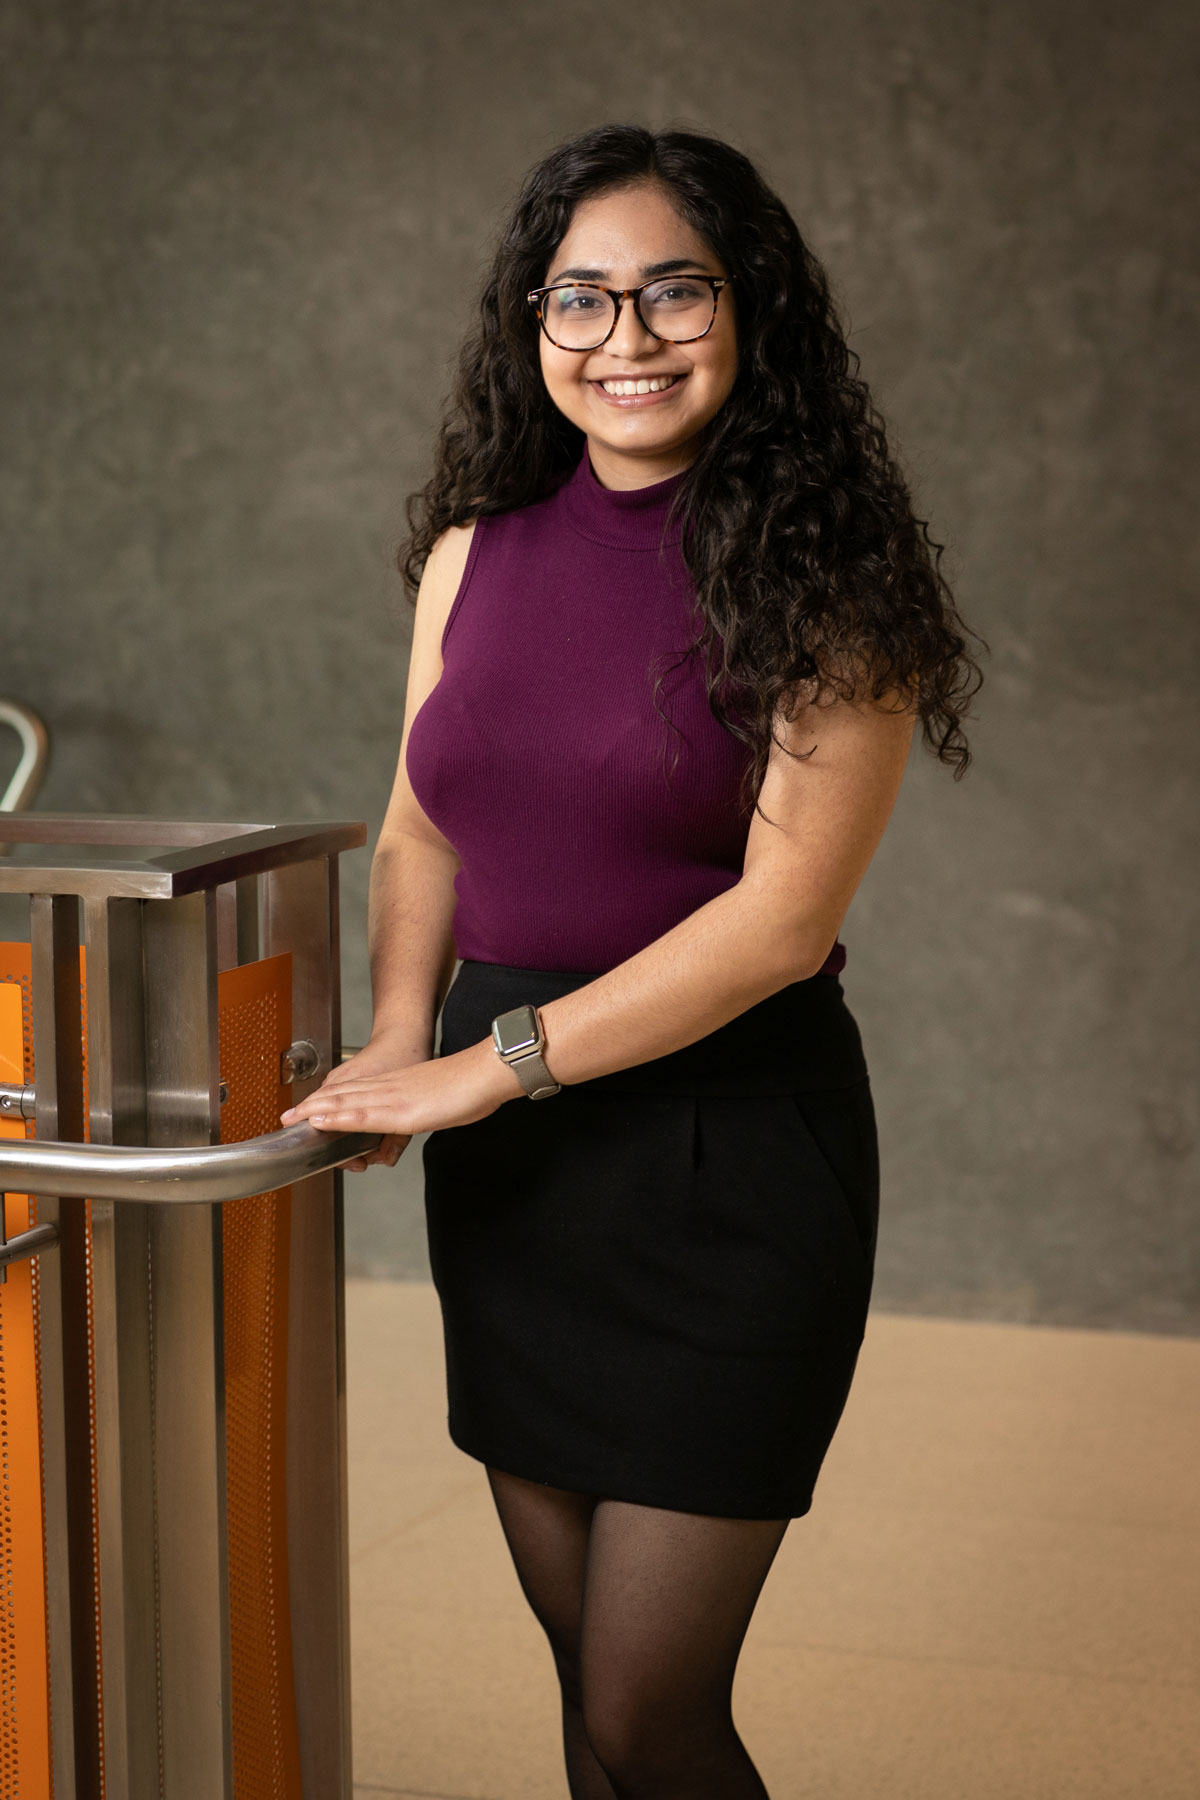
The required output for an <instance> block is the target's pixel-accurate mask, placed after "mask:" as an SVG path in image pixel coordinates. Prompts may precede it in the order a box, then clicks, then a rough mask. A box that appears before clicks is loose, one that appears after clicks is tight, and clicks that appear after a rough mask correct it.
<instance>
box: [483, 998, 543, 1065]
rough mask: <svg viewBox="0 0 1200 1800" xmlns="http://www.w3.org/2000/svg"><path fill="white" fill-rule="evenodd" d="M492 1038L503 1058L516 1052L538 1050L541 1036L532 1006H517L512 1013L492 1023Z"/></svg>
mask: <svg viewBox="0 0 1200 1800" xmlns="http://www.w3.org/2000/svg"><path fill="white" fill-rule="evenodd" d="M492 1036H493V1038H494V1039H495V1041H496V1048H497V1050H499V1052H500V1054H501V1055H502V1056H508V1055H511V1054H512V1052H513V1051H514V1050H533V1049H536V1047H537V1043H538V1039H539V1038H540V1036H541V1033H540V1032H539V1031H538V1023H537V1014H536V1013H535V1012H534V1010H533V1008H532V1006H517V1007H514V1008H513V1010H512V1012H506V1013H501V1014H500V1017H499V1018H498V1019H494V1020H493V1021H492Z"/></svg>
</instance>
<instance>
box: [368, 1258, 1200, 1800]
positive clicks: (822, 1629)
mask: <svg viewBox="0 0 1200 1800" xmlns="http://www.w3.org/2000/svg"><path fill="white" fill-rule="evenodd" d="M348 1323H349V1345H348V1364H349V1382H350V1392H349V1427H350V1446H351V1483H352V1486H351V1529H352V1543H353V1557H352V1609H353V1611H352V1620H353V1657H354V1709H355V1711H354V1716H355V1768H356V1781H357V1783H358V1784H360V1785H361V1787H362V1800H367V1796H368V1795H373V1796H374V1800H382V1797H384V1796H386V1795H387V1794H389V1793H390V1794H395V1795H403V1796H405V1797H406V1800H408V1797H413V1796H434V1797H443V1796H451V1797H457V1796H461V1797H463V1800H542V1797H543V1796H545V1797H546V1800H549V1797H550V1796H555V1797H556V1800H565V1793H566V1788H565V1780H564V1777H563V1772H562V1763H561V1752H560V1748H559V1735H558V1734H559V1717H558V1704H557V1694H556V1688H555V1683H554V1676H553V1668H552V1664H551V1660H550V1655H549V1651H548V1648H547V1646H546V1645H545V1642H544V1640H543V1638H542V1634H541V1632H540V1630H539V1628H538V1626H537V1625H536V1623H535V1622H534V1620H533V1619H532V1617H531V1615H530V1613H529V1611H528V1608H527V1606H526V1604H525V1601H524V1599H523V1597H522V1595H521V1592H520V1588H519V1586H518V1584H517V1580H516V1576H515V1573H514V1571H513V1569H512V1565H511V1562H510V1560H509V1558H508V1552H507V1548H506V1546H505V1544H504V1540H503V1535H502V1533H501V1531H500V1527H499V1523H498V1521H497V1519H496V1517H495V1512H494V1510H493V1507H492V1503H491V1497H490V1494H489V1492H488V1489H487V1483H486V1478H485V1476H484V1474H483V1470H482V1468H481V1466H480V1465H479V1464H477V1463H475V1462H474V1461H473V1460H472V1459H471V1458H469V1457H465V1456H463V1455H462V1454H461V1453H460V1452H459V1451H458V1450H456V1449H455V1448H454V1446H453V1445H452V1444H451V1443H450V1441H449V1438H448V1437H447V1435H446V1428H445V1391H444V1371H443V1367H442V1352H441V1323H440V1315H439V1312H438V1307H437V1299H436V1295H435V1294H434V1292H433V1289H432V1287H430V1286H429V1285H428V1284H421V1283H413V1284H389V1283H382V1282H380V1283H362V1282H355V1283H352V1284H351V1285H350V1292H349V1300H348ZM1198 1395H1200V1344H1194V1343H1190V1342H1185V1341H1181V1340H1174V1339H1161V1338H1150V1337H1135V1336H1129V1335H1123V1334H1109V1333H1098V1332H1074V1331H1064V1330H1039V1329H1032V1328H1026V1327H1020V1326H1012V1325H997V1326H993V1325H986V1324H978V1323H974V1322H972V1323H968V1324H959V1323H955V1322H951V1321H945V1320H921V1319H912V1318H888V1317H886V1316H873V1317H872V1320H871V1324H870V1328H869V1330H868V1334H867V1340H866V1343H865V1345H864V1348H863V1354H862V1358H861V1361H860V1365H859V1370H858V1374H857V1377H856V1381H855V1387H854V1390H853V1392H852V1394H851V1399H850V1403H849V1405H848V1407H847V1411H846V1415H845V1417H844V1419H843V1421H842V1425H841V1427H840V1429H839V1432H838V1435H837V1437H836V1438H835V1440H834V1444H833V1447H832V1449H831V1451H830V1455H829V1457H828V1459H827V1461H826V1465H825V1468H824V1469H823V1471H822V1474H821V1479H820V1482H819V1484H818V1488H817V1494H816V1500H815V1504H814V1507H813V1510H812V1512H811V1513H809V1514H808V1515H807V1516H806V1517H805V1518H803V1519H799V1520H796V1521H794V1522H793V1524H792V1526H791V1527H790V1529H789V1532H788V1535H787V1537H786V1538H785V1540H784V1544H783V1547H782V1549H781V1551H780V1554H779V1557H778V1558H777V1560H776V1564H775V1567H774V1568H773V1570H772V1571H771V1575H770V1577H769V1579H768V1582H767V1586H766V1589H765V1591H764V1593H763V1597H762V1599H761V1601H760V1603H759V1608H758V1611H757V1613H756V1615H755V1618H754V1620H753V1622H752V1624H751V1628H750V1633H749V1636H748V1639H747V1644H746V1649H745V1652H744V1654H743V1659H742V1664H741V1668H740V1671H739V1677H738V1689H737V1694H736V1697H735V1699H736V1709H737V1716H738V1720H739V1724H740V1725H741V1727H742V1730H743V1735H744V1736H745V1738H746V1741H747V1743H748V1744H749V1746H750V1748H751V1750H752V1753H753V1754H754V1756H755V1758H756V1760H757V1761H758V1762H759V1764H760V1767H761V1769H762V1772H763V1775H764V1778H765V1779H766V1780H767V1782H768V1785H769V1787H770V1791H771V1794H772V1800H809V1797H811V1800H817V1797H818V1796H819V1797H820V1800H842V1797H845V1800H874V1797H875V1796H876V1795H878V1796H879V1800H885V1797H886V1800H910V1797H911V1800H993V1797H994V1800H1076V1796H1078V1797H1079V1800H1177V1797H1178V1800H1184V1796H1187V1800H1195V1796H1196V1795H1197V1794H1200V1725H1198V1723H1197V1722H1198V1721H1200V1633H1198V1630H1197V1624H1196V1621H1197V1620H1198V1619H1200V1447H1198V1445H1197V1434H1196V1431H1195V1420H1196V1417H1197V1398H1198Z"/></svg>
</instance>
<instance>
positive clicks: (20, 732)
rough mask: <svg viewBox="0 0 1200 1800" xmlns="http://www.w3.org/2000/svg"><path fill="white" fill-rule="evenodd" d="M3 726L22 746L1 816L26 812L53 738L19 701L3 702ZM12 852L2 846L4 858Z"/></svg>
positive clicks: (1, 796)
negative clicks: (6, 727) (13, 732)
mask: <svg viewBox="0 0 1200 1800" xmlns="http://www.w3.org/2000/svg"><path fill="white" fill-rule="evenodd" d="M0 725H8V726H10V727H11V728H12V730H13V731H15V732H16V734H17V737H18V738H19V739H20V742H21V753H20V756H19V757H18V759H17V766H16V768H15V769H14V770H13V772H12V776H11V778H10V780H9V781H8V783H7V784H6V786H5V787H4V790H3V792H0V812H5V813H15V812H23V811H24V810H25V808H26V807H27V806H28V805H29V802H30V801H31V800H32V799H33V796H34V795H35V794H36V793H37V790H38V788H39V787H40V786H41V781H42V776H43V774H44V773H45V769H46V761H47V758H48V757H49V755H50V734H49V732H48V731H47V730H46V727H45V725H44V724H43V722H42V720H41V719H40V718H39V717H38V715H37V713H35V712H34V710H33V708H32V707H31V706H23V705H22V704H21V703H20V701H18V700H0ZM8 848H9V846H8V844H6V843H2V842H0V856H3V855H4V853H5V852H6V851H7V849H8Z"/></svg>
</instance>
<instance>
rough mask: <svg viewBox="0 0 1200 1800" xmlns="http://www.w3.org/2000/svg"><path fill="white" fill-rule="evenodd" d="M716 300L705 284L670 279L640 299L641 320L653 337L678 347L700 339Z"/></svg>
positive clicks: (675, 277)
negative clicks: (663, 339)
mask: <svg viewBox="0 0 1200 1800" xmlns="http://www.w3.org/2000/svg"><path fill="white" fill-rule="evenodd" d="M716 307H717V296H716V295H715V294H714V292H713V290H712V289H711V288H710V287H709V285H708V283H707V282H706V281H694V280H692V279H691V278H690V277H689V276H687V275H671V276H669V277H667V279H665V280H663V281H656V282H654V284H653V285H652V286H651V287H648V288H647V289H646V291H645V293H644V294H643V295H642V317H643V319H645V321H646V324H647V325H648V326H649V327H650V330H651V331H652V332H653V333H654V334H655V336H656V337H660V338H666V340H667V342H668V343H675V344H682V343H685V342H686V341H687V339H688V338H697V337H702V336H703V334H704V333H705V332H706V331H707V330H708V328H709V326H710V325H711V324H712V319H713V313H714V312H715V311H716Z"/></svg>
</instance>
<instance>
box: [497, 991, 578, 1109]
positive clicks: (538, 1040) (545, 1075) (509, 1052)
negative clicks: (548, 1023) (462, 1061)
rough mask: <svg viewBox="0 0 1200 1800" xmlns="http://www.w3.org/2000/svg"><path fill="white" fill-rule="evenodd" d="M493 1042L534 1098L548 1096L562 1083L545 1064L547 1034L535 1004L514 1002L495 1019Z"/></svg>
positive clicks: (503, 1059) (504, 1060) (546, 1098)
mask: <svg viewBox="0 0 1200 1800" xmlns="http://www.w3.org/2000/svg"><path fill="white" fill-rule="evenodd" d="M492 1042H493V1043H494V1045H495V1047H496V1054H497V1056H499V1058H500V1060H501V1062H505V1063H507V1064H508V1066H509V1068H510V1069H511V1070H512V1071H513V1073H514V1074H515V1075H516V1077H517V1080H518V1081H519V1082H520V1083H521V1086H522V1087H523V1088H524V1089H525V1092H526V1093H527V1094H528V1095H529V1098H530V1099H531V1100H548V1099H549V1098H550V1096H551V1095H552V1094H557V1093H558V1091H559V1089H560V1088H561V1087H562V1083H561V1082H560V1081H555V1079H554V1077H553V1075H552V1074H551V1073H550V1071H549V1069H548V1068H547V1067H546V1064H545V1060H544V1058H543V1056H542V1046H543V1044H544V1043H545V1042H546V1035H545V1033H544V1032H543V1030H542V1021H541V1019H540V1018H539V1016H538V1011H537V1008H536V1007H535V1006H514V1007H513V1008H512V1009H511V1011H509V1012H506V1013H498V1014H497V1015H496V1017H495V1018H494V1019H493V1020H492Z"/></svg>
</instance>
